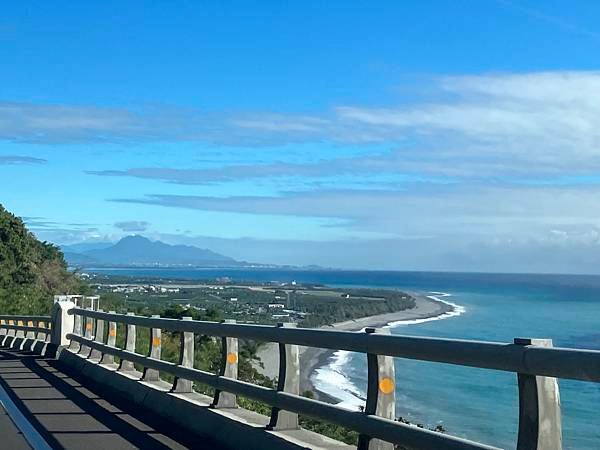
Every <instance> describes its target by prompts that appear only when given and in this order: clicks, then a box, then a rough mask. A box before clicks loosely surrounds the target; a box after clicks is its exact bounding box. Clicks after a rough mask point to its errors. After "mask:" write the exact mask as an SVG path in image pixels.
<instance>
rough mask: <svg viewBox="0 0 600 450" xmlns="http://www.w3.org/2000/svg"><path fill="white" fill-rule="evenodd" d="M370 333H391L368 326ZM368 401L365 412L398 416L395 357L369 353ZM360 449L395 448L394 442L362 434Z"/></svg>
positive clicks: (387, 330)
mask: <svg viewBox="0 0 600 450" xmlns="http://www.w3.org/2000/svg"><path fill="white" fill-rule="evenodd" d="M365 332H366V333H368V334H374V333H377V334H390V330H389V329H387V328H380V329H375V328H366V329H365ZM367 366H368V375H367V402H366V405H365V414H369V415H377V416H380V417H383V418H385V419H391V420H394V419H395V418H396V381H395V380H396V376H395V371H394V358H392V357H391V356H384V355H375V354H372V353H367ZM358 449H359V450H394V444H392V443H389V442H385V441H382V440H380V439H371V438H370V437H369V436H365V435H361V436H360V437H359V440H358Z"/></svg>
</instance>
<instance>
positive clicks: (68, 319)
mask: <svg viewBox="0 0 600 450" xmlns="http://www.w3.org/2000/svg"><path fill="white" fill-rule="evenodd" d="M74 307H75V303H73V302H72V301H70V300H58V301H55V302H54V305H52V315H51V317H52V318H51V322H49V323H46V328H49V327H50V326H51V327H52V328H51V330H49V331H50V342H51V343H52V345H53V346H55V347H66V346H67V345H69V348H70V349H72V350H75V349H76V350H79V344H78V343H76V342H74V341H70V340H69V339H67V334H70V333H73V334H79V335H80V336H81V317H80V316H73V315H71V314H69V311H70V310H71V309H73V308H74ZM77 318H79V322H78V321H77ZM78 324H79V328H77V326H78ZM47 340H48V339H47V335H46V341H47Z"/></svg>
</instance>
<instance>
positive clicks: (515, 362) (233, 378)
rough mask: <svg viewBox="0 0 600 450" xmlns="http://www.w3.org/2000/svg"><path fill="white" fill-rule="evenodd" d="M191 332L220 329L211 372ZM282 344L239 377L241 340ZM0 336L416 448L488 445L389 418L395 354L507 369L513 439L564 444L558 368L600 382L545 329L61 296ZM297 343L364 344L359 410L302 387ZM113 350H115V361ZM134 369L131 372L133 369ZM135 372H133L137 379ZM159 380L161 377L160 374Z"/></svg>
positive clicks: (286, 425) (599, 370)
mask: <svg viewBox="0 0 600 450" xmlns="http://www.w3.org/2000/svg"><path fill="white" fill-rule="evenodd" d="M117 324H122V325H123V328H122V329H124V336H123V342H124V345H123V348H119V347H117V331H118V330H119V329H120V328H119V327H117ZM137 327H145V328H149V329H150V342H149V351H148V354H145V355H142V354H139V353H136V329H137ZM163 332H176V333H179V334H180V340H179V342H180V344H179V361H178V363H176V364H175V363H171V362H168V361H163V360H162V359H161V349H162V333H163ZM195 335H208V336H213V337H217V338H221V341H222V358H221V359H222V364H221V367H220V372H219V373H218V374H213V373H210V372H206V371H203V370H199V369H197V368H195V367H194V342H195V339H194V337H195ZM239 339H246V340H254V341H266V342H276V343H278V344H279V358H280V370H279V377H278V384H277V387H276V389H270V388H266V387H263V386H258V385H254V384H251V383H247V382H244V381H241V380H238V379H237V378H238V377H237V375H238V357H239V355H238V340H239ZM0 344H1V345H5V346H6V345H9V346H12V347H15V346H16V347H17V348H21V349H24V348H25V347H26V346H27V345H29V346H31V349H33V346H34V344H35V345H42V346H43V348H42V351H45V349H46V346H48V345H52V346H54V347H60V346H62V347H68V349H69V350H70V352H69V353H70V354H73V353H77V354H78V355H79V356H80V357H82V358H84V360H88V361H89V362H92V363H95V365H97V366H98V367H101V366H106V367H108V366H114V367H115V369H116V372H121V373H123V374H128V375H131V374H132V373H134V364H137V365H139V366H141V367H142V368H143V373H142V374H141V375H140V376H139V380H140V381H144V382H154V381H158V380H159V379H160V374H161V373H164V374H170V375H172V376H174V381H173V383H172V386H171V389H170V390H171V392H173V393H177V394H186V393H192V392H193V383H194V382H198V383H202V384H204V385H208V386H211V387H212V388H214V389H215V395H214V398H213V399H212V407H213V408H214V409H216V410H227V409H230V408H235V407H237V396H243V397H248V398H251V399H254V400H258V401H260V402H263V403H266V404H268V405H270V406H271V408H272V411H271V417H270V421H269V423H268V426H267V429H270V430H276V431H282V430H284V431H285V430H294V429H297V428H298V423H299V421H298V415H299V414H300V415H306V416H311V417H314V418H317V419H321V420H323V421H326V422H330V423H333V424H337V425H340V426H343V427H346V428H348V429H351V430H354V431H356V432H358V433H359V435H360V438H359V444H358V448H359V449H367V448H368V449H391V448H393V445H394V444H398V445H400V446H401V447H402V448H414V449H490V448H493V447H490V446H487V445H485V444H481V443H477V442H472V441H468V440H465V439H461V438H458V437H453V436H449V435H447V434H443V433H438V432H432V431H428V430H425V429H422V428H419V427H416V426H412V425H407V424H404V423H400V422H396V421H395V420H394V419H395V393H396V389H395V385H396V379H395V374H394V364H393V358H394V357H397V358H408V359H414V360H421V361H432V362H439V363H447V364H455V365H462V366H469V367H478V368H485V369H493V370H501V371H508V372H513V373H515V374H516V376H517V381H518V388H519V429H518V442H517V449H536V450H542V449H544V450H551V449H556V450H558V449H561V448H562V431H561V412H560V397H559V391H558V384H557V381H556V379H557V378H565V379H573V380H582V381H591V382H600V352H599V351H593V350H579V349H566V348H553V347H552V341H551V340H546V339H523V338H517V339H515V340H514V342H513V343H499V342H481V341H465V340H455V339H433V338H423V337H412V336H395V335H390V334H389V331H387V330H375V329H366V330H365V332H364V333H356V332H346V331H331V330H315V329H299V328H295V327H294V326H293V325H292V324H281V325H279V326H276V327H274V326H266V325H245V324H237V323H235V322H234V321H225V322H224V323H216V322H203V321H193V320H191V318H183V319H182V320H177V319H165V318H160V317H158V316H152V317H143V316H136V315H133V314H126V315H124V314H116V313H115V312H108V313H106V312H103V311H94V310H91V309H82V308H77V307H75V305H74V304H73V303H72V302H68V301H67V302H58V303H56V304H55V307H54V309H53V313H52V318H51V317H49V316H0ZM299 346H307V347H318V348H325V349H332V350H348V351H354V352H361V353H365V354H366V356H367V362H368V364H367V366H368V369H367V370H368V385H367V398H366V406H365V408H364V411H350V410H347V409H344V408H341V407H338V406H335V405H331V404H328V403H325V402H321V401H317V400H314V399H310V398H305V397H302V396H300V395H299V373H300V363H299ZM115 357H116V358H118V359H119V360H120V362H119V364H118V366H115V365H114V362H115ZM135 379H138V378H135ZM135 379H134V381H133V382H135ZM163 383H164V382H163Z"/></svg>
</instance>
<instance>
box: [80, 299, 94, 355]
mask: <svg viewBox="0 0 600 450" xmlns="http://www.w3.org/2000/svg"><path fill="white" fill-rule="evenodd" d="M86 309H87V310H90V311H91V308H86ZM84 323H85V331H84V337H85V338H86V339H90V340H92V339H93V338H94V319H93V318H91V317H86V318H85V320H84ZM91 351H92V349H91V348H90V347H88V346H87V345H82V346H81V348H80V349H79V354H80V355H81V356H83V357H84V358H89V357H90V354H91Z"/></svg>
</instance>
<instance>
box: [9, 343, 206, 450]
mask: <svg viewBox="0 0 600 450" xmlns="http://www.w3.org/2000/svg"><path fill="white" fill-rule="evenodd" d="M0 387H1V388H3V389H4V391H5V392H6V394H7V395H8V397H9V398H10V400H11V401H12V403H14V405H15V406H16V407H17V408H18V410H19V411H21V413H22V414H23V416H24V417H25V419H26V421H27V422H28V423H29V424H31V425H32V426H33V428H35V430H37V432H38V433H39V435H40V436H41V437H42V438H43V440H44V441H45V442H46V443H47V444H48V445H49V446H50V448H53V449H54V448H55V449H69V450H70V449H82V450H94V449H102V450H120V449H132V448H142V449H185V448H193V449H212V448H215V447H214V446H213V445H211V444H210V442H206V441H202V440H200V438H198V437H195V436H190V434H189V433H187V432H186V431H184V430H183V429H180V428H179V427H177V426H173V425H171V424H166V423H164V422H162V421H160V420H159V419H156V418H154V417H152V416H151V415H149V414H146V413H145V412H144V411H143V410H140V409H136V408H133V407H131V406H130V405H127V404H123V403H124V402H120V401H119V399H117V398H110V399H109V398H103V397H101V396H100V395H97V393H96V392H94V391H93V390H90V389H88V388H87V387H84V386H82V384H81V382H80V380H79V379H78V377H77V376H76V374H68V373H66V371H65V369H64V368H63V367H61V364H60V362H59V361H56V360H54V359H51V358H45V357H41V356H37V355H33V354H30V353H26V352H21V351H14V350H4V349H0ZM7 403H8V402H7ZM7 411H8V412H9V413H10V411H11V408H10V407H9V406H8V405H5V408H3V407H2V403H1V402H0V448H3V449H4V448H6V449H11V450H12V449H15V450H19V449H22V448H23V449H28V448H30V446H29V445H28V444H27V442H26V440H25V439H24V437H23V434H22V433H21V431H20V430H19V428H18V425H19V421H18V420H15V418H14V417H12V418H11V415H9V414H7ZM13 416H14V414H13ZM21 428H24V427H23V426H21ZM41 448H44V447H43V446H42V447H41ZM45 448H48V447H47V446H46V447H45Z"/></svg>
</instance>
